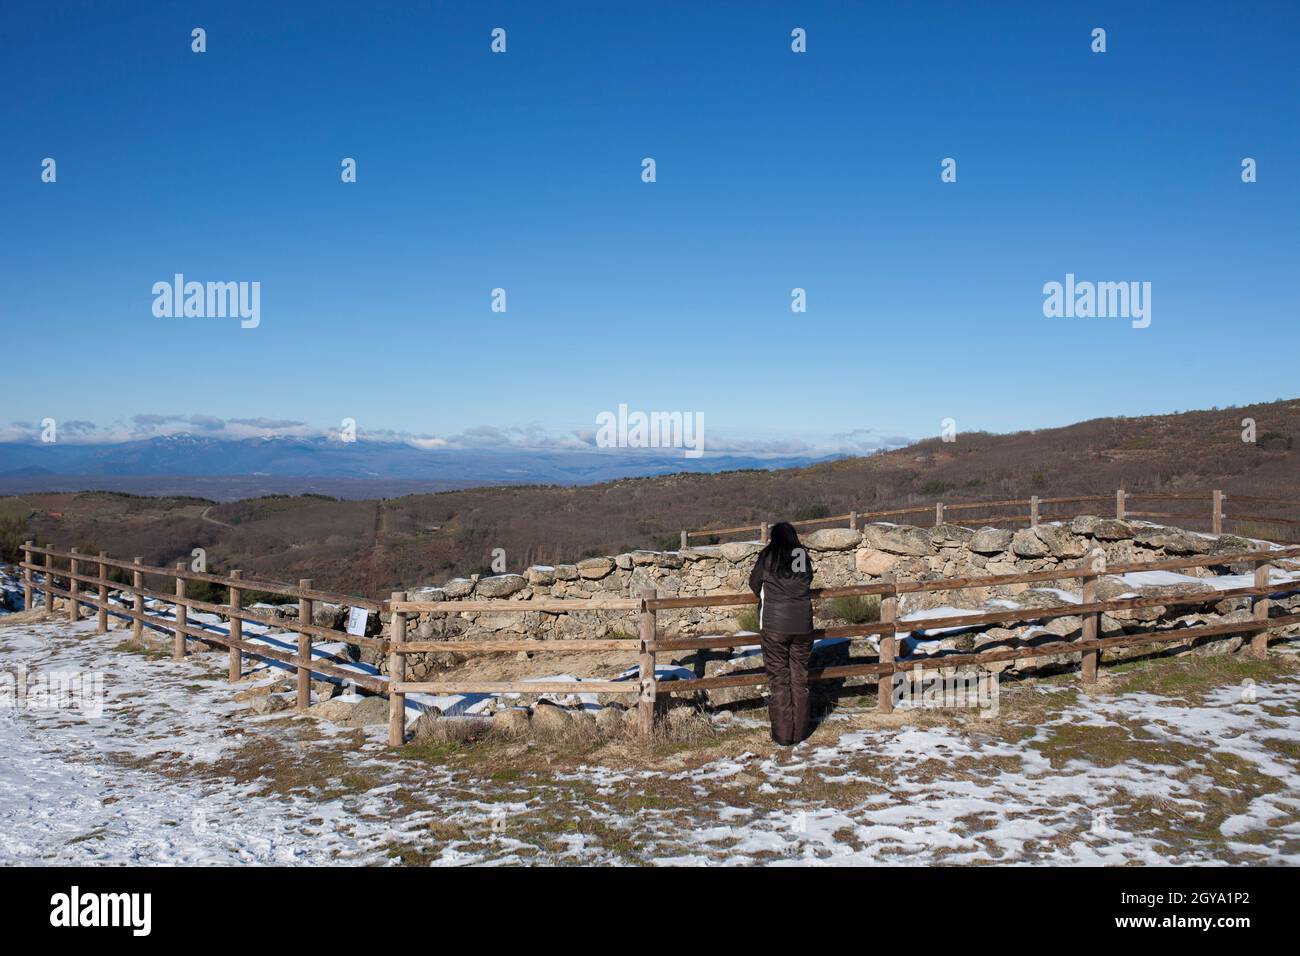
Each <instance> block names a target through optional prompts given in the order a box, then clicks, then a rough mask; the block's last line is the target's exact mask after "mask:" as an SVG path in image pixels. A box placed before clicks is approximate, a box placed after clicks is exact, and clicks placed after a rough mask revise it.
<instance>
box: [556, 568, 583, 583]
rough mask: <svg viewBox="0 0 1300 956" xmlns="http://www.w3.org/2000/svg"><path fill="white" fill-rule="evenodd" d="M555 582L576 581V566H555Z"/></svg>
mask: <svg viewBox="0 0 1300 956" xmlns="http://www.w3.org/2000/svg"><path fill="white" fill-rule="evenodd" d="M555 580H557V581H576V580H578V568H577V566H576V565H572V564H557V565H556V566H555Z"/></svg>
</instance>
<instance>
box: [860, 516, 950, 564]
mask: <svg viewBox="0 0 1300 956" xmlns="http://www.w3.org/2000/svg"><path fill="white" fill-rule="evenodd" d="M862 541H863V543H864V544H866V545H867V546H869V547H872V548H875V549H876V550H877V551H886V552H888V553H889V554H903V555H912V556H916V557H920V556H925V555H931V554H934V545H933V544H932V543H931V542H930V536H929V535H927V534H926V533H925V532H924V531H922V530H921V529H920V528H913V527H911V526H910V525H901V524H868V525H864V526H863V528H862Z"/></svg>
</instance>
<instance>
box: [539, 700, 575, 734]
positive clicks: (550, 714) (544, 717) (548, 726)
mask: <svg viewBox="0 0 1300 956" xmlns="http://www.w3.org/2000/svg"><path fill="white" fill-rule="evenodd" d="M568 725H569V712H568V711H567V710H565V709H564V708H563V707H559V706H557V705H555V704H548V703H546V702H545V701H538V703H537V706H536V707H534V708H533V722H532V726H533V727H534V728H535V729H537V730H539V731H543V732H550V733H558V732H561V731H563V730H564V729H565V728H566V727H567V726H568Z"/></svg>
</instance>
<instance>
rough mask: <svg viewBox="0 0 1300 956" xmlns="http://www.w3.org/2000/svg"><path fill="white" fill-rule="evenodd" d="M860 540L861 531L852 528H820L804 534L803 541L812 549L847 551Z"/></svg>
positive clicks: (854, 546)
mask: <svg viewBox="0 0 1300 956" xmlns="http://www.w3.org/2000/svg"><path fill="white" fill-rule="evenodd" d="M861 542H862V533H861V532H859V531H854V530H853V529H852V528H820V529H818V530H817V531H814V532H812V533H811V534H808V535H804V537H803V543H804V546H805V547H807V548H810V549H812V550H813V551H848V550H849V549H850V548H856V547H857V546H858V545H859V544H860V543H861Z"/></svg>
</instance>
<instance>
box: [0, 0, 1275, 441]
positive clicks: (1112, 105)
mask: <svg viewBox="0 0 1300 956" xmlns="http://www.w3.org/2000/svg"><path fill="white" fill-rule="evenodd" d="M196 26H201V27H203V28H205V29H206V31H207V43H208V51H207V52H206V53H204V54H195V53H192V52H191V51H190V42H191V41H190V31H191V29H192V28H193V27H196ZM498 26H500V27H504V28H505V29H506V30H507V37H508V41H507V42H508V52H507V53H506V54H504V55H493V54H492V53H491V52H490V50H489V42H490V35H489V34H490V31H491V29H492V28H493V27H498ZM794 27H803V28H805V29H806V30H807V35H808V52H807V53H806V54H803V55H797V54H794V53H792V52H791V50H790V31H791V29H792V28H794ZM1094 27H1103V28H1105V29H1106V30H1107V46H1108V49H1107V52H1106V53H1104V54H1094V53H1092V52H1091V51H1090V49H1089V46H1090V31H1091V30H1092V28H1094ZM1298 27H1300V6H1298V5H1296V4H1292V3H1281V2H1278V3H1235V4H1201V3H1170V4H1160V3H1144V4H1140V5H1134V4H1128V3H1123V4H1105V3H1087V4H1083V3H1080V4H1064V3H1061V4H1057V3H1051V4H1043V3H998V4H993V3H989V4H972V3H924V2H916V3H906V4H904V3H888V4H884V3H882V4H868V3H782V4H777V3H756V4H748V3H746V4H742V3H719V4H700V3H675V2H661V3H656V4H653V5H650V6H642V5H628V4H608V3H595V2H592V3H548V4H536V3H483V4H478V3H475V4H471V3H463V4H450V3H445V4H444V3H383V2H380V3H376V4H373V5H370V4H355V3H330V2H321V3H310V4H306V3H304V4H294V3H283V4H265V3H238V2H224V0H223V2H220V3H194V4H191V3H157V4H153V3H132V4H113V5H108V4H99V5H92V4H67V3H57V2H55V3H9V4H6V6H5V12H4V14H3V31H2V33H0V49H2V51H3V55H2V56H0V82H2V85H3V89H4V90H5V91H6V95H5V96H4V98H3V102H0V115H2V117H3V125H4V131H5V135H4V140H3V148H2V149H0V211H2V213H3V215H2V216H0V273H2V274H3V290H4V294H3V296H0V321H2V322H3V329H4V331H3V339H2V341H3V342H4V349H5V351H6V352H7V353H8V359H9V360H8V361H7V362H6V363H5V372H6V388H5V390H4V393H5V394H4V409H5V410H4V412H0V425H4V424H7V423H8V422H10V421H38V420H39V419H41V418H44V417H47V416H48V417H54V418H56V419H58V420H71V419H80V420H90V421H94V422H96V423H99V424H101V425H105V426H107V425H108V424H109V423H110V422H112V421H125V420H128V419H130V417H131V416H134V415H138V414H179V415H191V414H203V415H211V416H217V417H221V418H223V419H224V418H244V419H262V418H267V419H287V420H295V421H302V422H307V423H310V424H311V425H312V426H321V427H324V426H329V425H336V424H337V423H338V422H339V421H340V420H341V419H342V418H344V417H351V418H355V419H356V420H357V421H358V423H359V425H360V427H361V429H362V430H363V431H365V430H370V429H391V430H396V431H400V432H410V433H416V434H423V435H439V436H449V435H456V434H458V433H462V432H465V431H466V430H468V429H472V428H475V427H476V426H482V425H488V426H494V427H497V428H509V427H517V426H527V425H530V424H531V425H536V426H540V428H541V429H543V430H547V431H554V432H557V433H563V432H567V431H572V430H574V429H590V428H592V427H593V424H594V421H595V416H596V415H597V413H598V412H600V411H602V410H608V409H615V408H617V406H618V405H619V404H620V403H625V404H627V405H628V406H629V407H631V408H632V409H645V410H652V409H657V410H680V411H686V412H697V411H698V412H703V414H704V417H705V423H706V428H707V429H708V430H709V431H710V433H712V434H732V435H737V436H740V435H746V436H752V437H756V438H760V439H768V438H770V439H773V440H798V441H807V442H809V443H812V444H817V445H822V444H826V443H832V444H833V443H834V442H836V441H838V440H839V439H836V438H835V437H834V436H835V435H837V434H841V433H849V432H855V431H858V430H866V431H867V434H868V435H869V436H870V435H876V436H898V435H909V436H913V437H924V436H929V435H933V434H936V433H937V432H938V430H939V428H940V421H941V420H942V419H943V418H947V417H952V418H955V419H956V421H957V424H958V428H959V429H961V430H970V429H976V428H986V429H991V430H995V431H1008V430H1015V429H1020V428H1036V427H1046V426H1052V425H1058V424H1065V423H1068V422H1071V421H1076V420H1080V419H1085V418H1091V417H1096V416H1101V415H1112V414H1127V415H1137V414H1144V413H1152V412H1161V411H1172V410H1178V409H1187V408H1196V407H1209V406H1212V405H1219V406H1222V405H1230V404H1244V403H1248V402H1252V401H1261V400H1262V401H1267V400H1272V399H1274V398H1278V397H1283V396H1287V397H1290V396H1292V395H1294V394H1295V389H1294V386H1293V384H1292V383H1294V381H1295V372H1294V365H1295V356H1296V354H1297V345H1300V331H1297V318H1300V316H1298V315H1297V295H1296V291H1297V290H1296V278H1297V274H1298V272H1300V270H1297V268H1296V262H1297V253H1300V236H1298V233H1300V225H1298V224H1300V201H1298V197H1300V175H1297V171H1296V170H1297V164H1300V124H1298V123H1297V119H1298V118H1300V117H1298V116H1297V113H1298V112H1300V67H1297V65H1296V64H1297V62H1298V61H1297V57H1296V55H1295V46H1296V43H1297V40H1298V39H1300V30H1298V29H1297V28H1298ZM47 156H50V157H54V158H55V159H56V160H57V163H58V181H57V182H56V183H54V184H46V183H42V182H41V181H40V171H41V169H40V164H41V160H42V159H43V158H44V157H47ZM646 156H651V157H654V158H655V160H656V163H657V174H658V181H657V182H655V183H653V184H646V183H643V182H642V181H641V178H640V172H641V160H642V158H643V157H646ZM1247 156H1249V157H1253V158H1255V159H1256V160H1257V162H1258V177H1259V181H1258V182H1256V183H1254V184H1249V185H1247V184H1244V183H1242V182H1241V177H1240V163H1241V160H1242V158H1243V157H1247ZM343 157H354V158H355V159H356V160H357V164H358V182H357V183H355V184H343V183H341V182H340V178H339V172H340V161H341V160H342V158H343ZM945 157H953V158H955V159H956V160H957V163H958V181H957V182H956V183H954V184H944V183H941V182H940V179H939V172H940V162H941V160H942V159H943V158H945ZM176 272H183V273H184V274H185V275H186V277H187V278H190V279H198V280H201V281H206V280H249V281H252V280H256V281H259V282H260V283H261V286H262V301H261V311H262V316H261V325H260V327H258V328H257V329H247V330H244V329H240V328H239V326H238V323H237V322H235V321H232V320H223V319H206V318H204V319H199V318H189V319H185V318H180V319H177V318H171V319H161V318H156V317H155V316H154V315H153V313H152V309H151V307H152V301H153V297H152V294H151V291H150V290H151V287H152V285H153V283H154V282H157V281H167V280H170V278H171V276H172V275H173V274H174V273H176ZM1067 272H1072V273H1075V274H1076V275H1077V276H1078V277H1079V278H1081V279H1093V280H1107V281H1121V280H1123V281H1129V280H1133V281H1149V282H1150V283H1151V285H1152V323H1151V326H1150V327H1149V328H1147V329H1140V330H1138V329H1133V328H1131V327H1130V323H1129V322H1128V321H1127V320H1124V319H1100V318H1091V319H1084V318H1074V319H1064V318H1058V319H1048V318H1045V317H1044V316H1043V312H1042V304H1043V294H1042V287H1043V284H1044V283H1045V282H1049V281H1053V280H1056V281H1061V280H1063V278H1064V276H1065V274H1066V273H1067ZM495 287H502V288H505V289H506V292H507V301H508V306H509V310H508V312H507V313H506V314H495V313H493V312H491V311H490V309H489V304H490V292H491V290H492V289H493V288H495ZM794 287H802V288H805V289H806V290H807V296H808V311H807V313H806V314H794V313H792V312H791V311H790V291H791V289H792V288H794ZM867 443H868V444H869V443H870V438H868V442H867Z"/></svg>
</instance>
